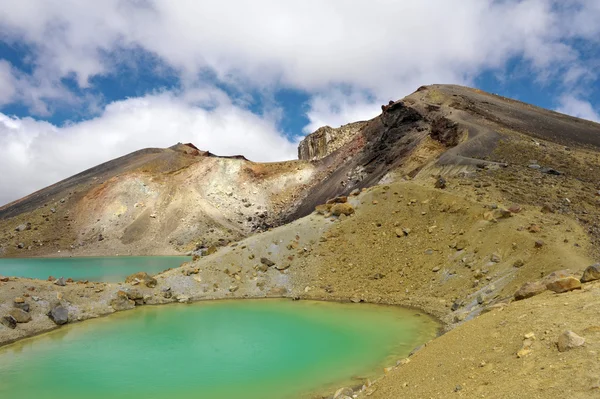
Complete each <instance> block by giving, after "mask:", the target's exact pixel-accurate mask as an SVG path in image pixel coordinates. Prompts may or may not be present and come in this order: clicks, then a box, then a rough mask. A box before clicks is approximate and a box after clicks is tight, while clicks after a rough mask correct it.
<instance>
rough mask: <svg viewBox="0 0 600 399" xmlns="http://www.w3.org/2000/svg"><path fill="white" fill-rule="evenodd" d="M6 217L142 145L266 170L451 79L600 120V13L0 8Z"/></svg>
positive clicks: (0, 136)
mask: <svg viewBox="0 0 600 399" xmlns="http://www.w3.org/2000/svg"><path fill="white" fill-rule="evenodd" d="M0 10H2V12H1V13H0V205H2V204H5V203H8V202H10V201H13V200H15V199H18V198H20V197H22V196H24V195H27V194H29V193H31V192H33V191H35V190H38V189H41V188H43V187H45V186H47V185H50V184H52V183H55V182H57V181H59V180H61V179H64V178H67V177H69V176H71V175H73V174H75V173H78V172H80V171H82V170H85V169H87V168H89V167H92V166H95V165H97V164H99V163H102V162H105V161H108V160H110V159H113V158H115V157H118V156H121V155H124V154H127V153H129V152H132V151H135V150H138V149H141V148H145V147H168V146H171V145H173V144H175V143H177V142H192V143H194V144H195V145H196V146H197V147H199V148H201V149H203V150H209V151H211V152H213V153H216V154H219V155H235V154H243V155H245V156H246V157H247V158H249V159H251V160H253V161H265V162H268V161H279V160H288V159H295V158H296V156H297V150H296V148H297V143H298V141H299V140H301V138H302V137H303V136H304V135H306V134H308V133H310V132H312V131H314V130H316V129H317V128H318V127H320V126H323V125H330V126H333V127H337V126H340V125H342V124H345V123H349V122H354V121H357V120H365V119H370V118H373V117H375V116H376V115H378V114H379V112H380V105H381V104H383V103H387V102H388V101H389V100H397V99H400V98H402V97H404V96H406V95H408V94H410V93H412V92H413V91H415V90H416V89H417V88H418V87H419V86H422V85H427V84H434V83H454V84H462V85H467V86H473V87H477V88H480V89H482V90H486V91H489V92H493V93H497V94H501V95H503V96H507V97H512V98H516V99H519V100H522V101H526V102H529V103H533V104H535V105H538V106H541V107H545V108H549V109H553V110H557V111H559V112H563V113H567V114H570V115H574V116H577V117H581V118H585V119H589V120H593V121H600V81H599V80H598V78H599V76H598V74H599V71H600V24H599V23H598V21H600V1H597V0H461V1H460V2H459V1H447V0H420V1H408V0H407V1H399V0H303V1H282V0H253V1H245V0H229V1H227V2H224V1H217V0H178V1H170V0H102V1H93V0H0Z"/></svg>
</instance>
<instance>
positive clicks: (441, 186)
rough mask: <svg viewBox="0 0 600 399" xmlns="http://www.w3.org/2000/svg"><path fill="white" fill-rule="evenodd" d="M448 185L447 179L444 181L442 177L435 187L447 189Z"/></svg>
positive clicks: (438, 179)
mask: <svg viewBox="0 0 600 399" xmlns="http://www.w3.org/2000/svg"><path fill="white" fill-rule="evenodd" d="M446 183H447V182H446V179H444V178H443V177H442V176H440V177H438V178H437V180H436V181H435V184H434V187H435V188H439V189H444V188H446Z"/></svg>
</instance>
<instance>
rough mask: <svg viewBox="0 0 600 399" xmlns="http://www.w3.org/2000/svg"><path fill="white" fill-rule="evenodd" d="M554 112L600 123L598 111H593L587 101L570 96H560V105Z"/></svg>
mask: <svg viewBox="0 0 600 399" xmlns="http://www.w3.org/2000/svg"><path fill="white" fill-rule="evenodd" d="M556 110H557V111H558V112H562V113H563V114H567V115H572V116H576V117H578V118H582V119H587V120H590V121H594V122H600V112H599V111H600V110H595V109H594V107H593V106H592V104H591V103H590V102H589V101H585V100H582V99H580V98H578V97H576V96H575V95H572V94H567V95H564V96H562V97H561V98H560V105H559V107H558V108H557V109H556Z"/></svg>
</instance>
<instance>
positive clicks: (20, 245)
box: [17, 242, 25, 249]
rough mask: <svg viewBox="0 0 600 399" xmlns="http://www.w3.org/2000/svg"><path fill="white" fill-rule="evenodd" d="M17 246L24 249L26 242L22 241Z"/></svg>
mask: <svg viewBox="0 0 600 399" xmlns="http://www.w3.org/2000/svg"><path fill="white" fill-rule="evenodd" d="M17 248H19V249H23V248H25V244H23V243H22V242H20V243H18V244H17Z"/></svg>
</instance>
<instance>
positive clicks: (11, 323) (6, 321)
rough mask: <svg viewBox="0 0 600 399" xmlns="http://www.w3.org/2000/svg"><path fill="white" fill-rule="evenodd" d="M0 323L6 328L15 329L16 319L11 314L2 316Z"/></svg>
mask: <svg viewBox="0 0 600 399" xmlns="http://www.w3.org/2000/svg"><path fill="white" fill-rule="evenodd" d="M0 324H2V325H4V326H6V327H7V328H10V329H13V330H14V329H15V328H16V327H17V321H16V320H15V318H14V317H12V316H10V315H9V316H2V317H1V318H0Z"/></svg>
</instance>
